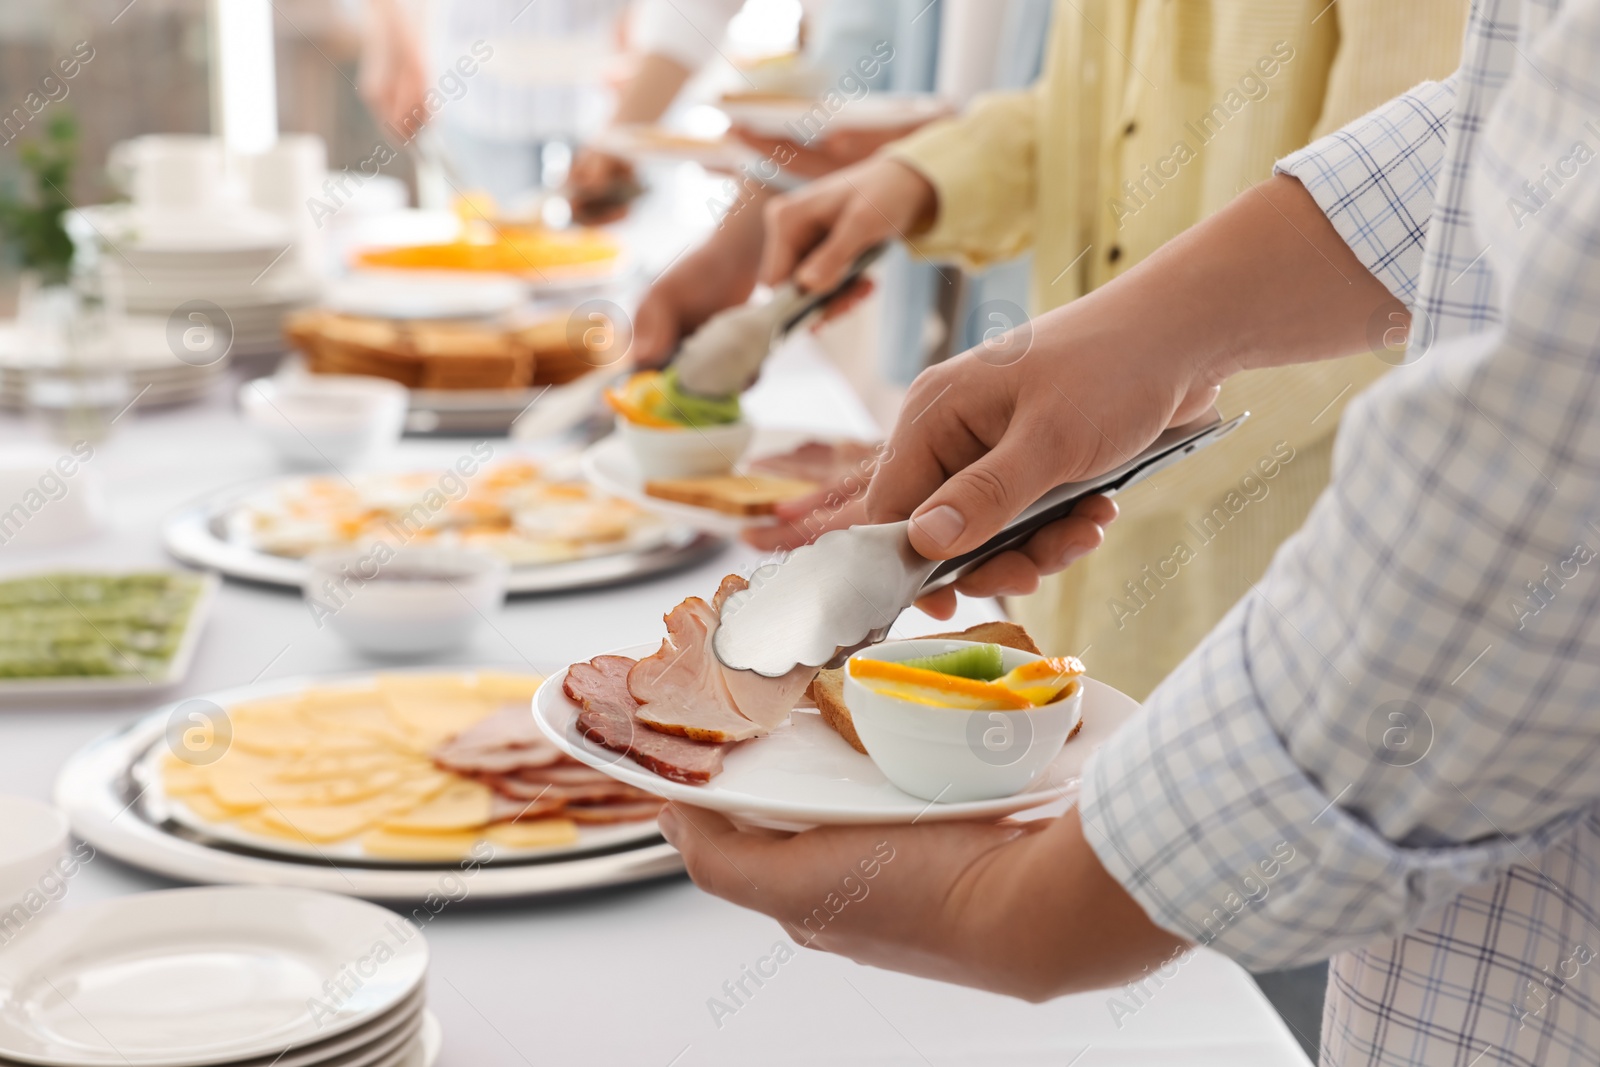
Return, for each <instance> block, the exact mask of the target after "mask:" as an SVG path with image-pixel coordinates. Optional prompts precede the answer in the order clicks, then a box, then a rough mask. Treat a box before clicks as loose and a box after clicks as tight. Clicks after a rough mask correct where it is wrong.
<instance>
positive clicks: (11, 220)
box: [0, 112, 78, 284]
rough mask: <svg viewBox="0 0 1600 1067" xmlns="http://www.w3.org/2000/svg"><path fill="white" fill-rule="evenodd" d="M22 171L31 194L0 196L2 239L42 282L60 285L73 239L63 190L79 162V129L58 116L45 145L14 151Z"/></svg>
mask: <svg viewBox="0 0 1600 1067" xmlns="http://www.w3.org/2000/svg"><path fill="white" fill-rule="evenodd" d="M17 158H18V160H19V161H20V162H21V164H22V169H23V171H25V172H26V174H27V175H28V176H29V177H30V178H31V179H32V183H31V184H32V186H33V188H32V190H31V192H29V193H18V192H17V190H16V189H14V188H12V189H6V190H4V191H0V237H3V239H4V241H5V243H6V245H7V246H8V247H9V248H10V249H12V250H13V251H14V254H16V255H17V256H18V257H19V258H20V259H21V261H22V265H23V267H25V268H27V269H29V270H34V271H38V272H39V275H40V276H41V278H42V280H43V281H45V282H46V283H49V284H59V283H61V282H65V281H66V280H67V274H68V271H69V270H70V269H71V267H72V239H71V238H70V237H68V236H67V231H66V229H65V228H64V227H63V226H62V224H61V217H62V216H63V215H64V214H66V212H67V210H68V209H69V208H71V206H72V203H71V201H69V200H68V199H67V189H69V188H70V187H71V185H72V171H73V168H74V167H75V166H76V165H77V162H78V123H77V120H76V119H74V118H73V117H72V115H71V114H70V113H66V112H58V113H57V114H55V115H54V116H52V117H51V119H50V124H49V125H48V126H47V127H46V130H45V137H44V140H43V141H42V142H41V141H38V140H31V141H26V142H24V143H23V144H22V146H21V147H20V148H19V149H18V150H17Z"/></svg>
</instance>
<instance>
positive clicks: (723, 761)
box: [534, 575, 1139, 830]
mask: <svg viewBox="0 0 1600 1067" xmlns="http://www.w3.org/2000/svg"><path fill="white" fill-rule="evenodd" d="M746 584H747V583H746V582H745V580H744V579H743V578H740V577H738V576H736V575H735V576H730V577H729V578H728V579H726V580H725V581H724V582H723V584H722V587H721V588H720V589H719V590H718V591H717V595H716V596H715V597H714V598H713V599H712V601H711V602H709V603H708V602H706V601H705V600H702V599H700V598H698V597H691V598H689V599H688V600H686V601H684V602H683V603H682V604H680V605H678V607H677V608H675V609H674V610H673V611H672V612H671V613H670V614H668V616H667V617H666V626H667V633H668V636H667V638H666V640H665V641H664V642H662V643H661V644H660V645H659V646H655V645H642V646H637V647H634V648H626V649H621V650H618V651H617V652H614V653H609V654H607V655H603V656H597V657H595V658H594V659H593V660H590V661H589V662H587V663H577V664H573V665H572V666H570V667H568V668H567V669H566V670H564V671H560V672H558V673H556V674H555V675H552V676H551V678H550V679H549V680H548V681H546V682H545V683H544V685H543V686H541V687H540V689H539V692H538V695H537V696H536V697H535V699H534V717H535V719H536V720H537V722H538V725H539V727H540V729H541V730H543V731H544V734H545V736H546V737H548V738H549V739H550V740H551V742H552V743H554V744H555V745H556V746H557V747H559V748H560V749H561V750H562V751H563V752H565V753H566V754H567V755H569V756H571V757H572V758H573V759H576V760H578V761H579V762H581V763H584V764H587V765H588V766H590V767H593V768H595V769H597V770H601V771H604V772H605V773H607V774H609V775H611V776H612V777H614V778H616V779H617V780H618V781H621V782H625V783H627V784H629V785H632V786H635V787H636V788H639V789H642V790H644V791H646V792H650V793H654V794H655V795H657V796H660V797H662V798H664V799H667V800H674V801H679V802H682V803H685V804H692V805H695V806H697V807H703V808H709V809H711V810H714V811H720V812H722V813H724V814H726V815H728V816H730V817H731V818H733V819H735V820H736V821H738V822H741V823H743V824H746V825H753V826H762V827H769V828H773V829H781V830H800V829H805V828H808V827H811V826H817V825H833V824H850V823H909V822H917V821H942V820H951V819H977V818H999V817H1002V816H1006V815H1010V814H1014V813H1016V812H1019V811H1024V810H1027V809H1029V808H1035V807H1041V806H1043V805H1046V804H1049V803H1052V802H1054V801H1057V800H1060V799H1063V798H1069V797H1071V796H1073V795H1074V793H1075V792H1076V789H1077V785H1078V780H1079V777H1080V775H1081V773H1082V770H1083V767H1084V764H1085V763H1086V761H1087V760H1088V757H1089V756H1090V755H1091V754H1092V753H1093V752H1094V750H1095V749H1096V748H1097V747H1098V746H1099V745H1100V744H1101V743H1102V742H1103V741H1104V740H1105V739H1106V738H1108V737H1110V736H1111V735H1112V733H1114V732H1115V731H1116V730H1117V729H1118V728H1119V727H1120V726H1121V725H1122V724H1123V723H1125V722H1127V721H1128V720H1129V719H1130V718H1132V717H1133V716H1134V715H1136V714H1137V713H1138V711H1139V705H1138V704H1137V703H1136V702H1135V701H1133V700H1132V699H1130V698H1128V697H1126V696H1124V695H1123V694H1121V693H1119V692H1117V691H1116V690H1114V689H1112V688H1111V687H1110V686H1107V685H1104V684H1102V683H1099V682H1096V681H1094V680H1093V679H1091V678H1089V677H1087V676H1086V675H1085V673H1084V670H1083V665H1082V664H1081V663H1079V662H1078V661H1077V660H1075V659H1073V658H1071V657H1050V656H1045V655H1043V654H1042V653H1041V652H1040V651H1039V649H1038V647H1037V646H1036V645H1035V644H1034V643H1033V641H1032V639H1031V638H1030V637H1029V636H1028V635H1027V633H1026V632H1025V631H1024V630H1023V629H1022V628H1021V627H1019V626H1016V625H1015V624H1013V623H986V624H983V625H981V626H977V627H973V628H971V629H968V630H965V631H962V632H960V633H950V634H935V635H931V636H929V637H926V638H921V639H918V640H913V641H896V642H889V643H886V644H884V645H880V646H877V647H876V648H872V649H867V650H865V651H863V652H861V653H858V654H857V655H856V656H854V657H852V658H851V659H850V661H849V662H848V663H847V664H846V666H845V667H843V668H840V669H838V670H831V671H822V672H817V671H815V670H811V669H808V668H797V669H796V670H795V671H793V672H790V673H789V674H787V675H784V676H783V677H781V678H770V679H769V678H762V677H761V676H759V675H754V674H751V673H750V672H748V671H733V670H729V669H728V668H726V667H724V666H723V665H722V664H721V663H720V662H718V661H717V660H716V658H715V654H714V653H713V652H712V649H711V639H712V635H713V634H714V633H715V632H716V627H717V625H718V621H719V612H720V611H721V607H722V604H723V602H724V601H725V600H726V598H727V597H728V596H730V595H732V594H733V593H734V592H737V591H738V590H740V589H742V588H745V586H746Z"/></svg>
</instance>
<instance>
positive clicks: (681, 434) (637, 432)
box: [617, 418, 755, 481]
mask: <svg viewBox="0 0 1600 1067" xmlns="http://www.w3.org/2000/svg"><path fill="white" fill-rule="evenodd" d="M617 432H618V433H620V434H621V435H622V439H623V441H625V442H627V445H628V449H629V450H630V451H631V452H632V453H633V459H634V462H635V463H637V464H638V465H639V473H640V474H642V475H643V476H644V478H645V480H646V481H657V480H659V479H663V478H699V477H703V476H706V475H714V474H727V473H729V472H730V471H732V470H733V467H734V464H736V463H738V462H739V457H740V456H743V455H744V450H745V449H747V448H749V447H750V438H751V436H752V435H754V433H755V428H754V427H753V426H751V425H750V424H749V423H748V422H746V421H744V420H743V419H740V420H739V421H738V422H730V423H728V424H726V425H724V426H703V427H698V428H696V427H693V426H685V427H683V428H682V429H677V428H674V429H671V430H663V429H658V428H656V427H654V426H640V425H638V424H636V423H632V422H629V421H628V420H627V419H624V418H619V419H618V420H617Z"/></svg>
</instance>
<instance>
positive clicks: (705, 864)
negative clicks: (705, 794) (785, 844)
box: [658, 804, 775, 908]
mask: <svg viewBox="0 0 1600 1067" xmlns="http://www.w3.org/2000/svg"><path fill="white" fill-rule="evenodd" d="M658 823H659V825H660V827H661V836H663V837H665V838H666V839H667V840H668V841H669V842H670V843H671V844H672V847H673V848H675V849H677V850H678V851H679V852H680V853H681V854H682V855H683V864H684V867H685V868H686V869H687V870H688V872H689V877H690V878H692V879H693V880H694V884H695V885H697V886H699V887H700V888H701V889H704V890H705V891H706V892H707V893H710V894H711V895H713V896H718V897H722V898H723V899H724V900H730V901H732V902H733V903H735V904H738V905H740V906H742V907H747V908H753V907H756V894H757V893H758V892H759V889H758V888H757V883H756V882H755V881H754V880H753V879H752V878H751V877H750V876H749V875H748V874H747V873H746V872H745V869H744V868H741V867H740V865H739V860H740V859H741V858H743V859H745V860H746V864H745V866H746V867H747V868H749V869H751V870H755V869H757V867H758V865H759V861H760V857H761V855H762V853H763V852H764V851H765V850H766V849H769V848H771V847H772V846H773V845H774V844H775V842H773V841H772V840H771V839H770V838H767V837H763V836H759V835H756V834H743V833H740V832H739V831H738V830H736V829H735V828H734V825H733V823H731V822H729V821H728V820H727V819H726V818H725V817H723V816H721V815H719V814H717V813H716V812H714V811H707V810H706V809H704V808H692V807H689V806H688V805H686V804H668V805H667V806H666V807H664V808H662V809H661V814H660V816H658Z"/></svg>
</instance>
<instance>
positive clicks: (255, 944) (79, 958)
mask: <svg viewBox="0 0 1600 1067" xmlns="http://www.w3.org/2000/svg"><path fill="white" fill-rule="evenodd" d="M380 946H381V949H380ZM380 955H382V956H383V957H384V958H383V959H382V961H381V962H376V961H377V958H378V956H380ZM427 966H428V948H427V943H426V942H425V941H424V940H423V938H422V937H421V936H420V935H419V933H418V932H417V931H416V930H414V929H408V928H407V927H405V926H403V925H402V922H401V920H399V919H397V918H396V916H395V915H394V914H393V913H391V912H389V911H386V910H384V909H382V908H378V907H375V906H373V905H370V904H364V903H361V902H359V901H354V900H350V899H348V898H346V897H340V896H335V895H332V894H327V893H313V892H307V891H305V890H296V889H262V888H253V887H227V888H203V889H173V890H165V891H161V892H154V893H141V894H137V895H134V896H128V897H118V898H115V899H112V900H104V901H100V902H98V903H95V904H90V905H88V906H86V907H83V908H79V909H76V910H72V911H66V912H61V913H58V914H57V915H56V916H54V917H53V918H52V919H50V920H49V921H48V922H41V923H36V924H34V925H31V926H29V927H27V928H25V929H24V930H23V932H22V933H21V934H20V935H19V936H18V937H17V938H16V939H15V940H13V941H12V942H11V943H10V944H9V945H7V946H6V951H5V952H4V953H0V1055H4V1056H7V1057H9V1058H11V1059H15V1060H21V1061H23V1062H25V1063H34V1064H46V1065H52V1067H54V1065H67V1064H70V1065H73V1067H100V1065H104V1067H129V1065H132V1067H145V1065H149V1067H156V1065H159V1067H192V1065H199V1064H222V1063H228V1062H231V1061H234V1060H240V1059H246V1058H253V1057H258V1056H270V1055H273V1054H275V1053H277V1052H281V1051H282V1050H283V1049H285V1048H287V1047H289V1046H292V1045H296V1044H299V1043H300V1042H305V1041H322V1040H326V1039H328V1038H331V1037H335V1036H337V1035H338V1034H340V1033H343V1032H344V1031H347V1030H350V1029H353V1028H355V1027H357V1026H360V1025H361V1024H363V1023H365V1022H368V1021H370V1020H371V1019H373V1018H375V1017H377V1016H379V1015H381V1014H383V1013H384V1012H386V1011H388V1010H389V1009H391V1008H393V1007H394V1006H395V1005H396V1004H398V1003H400V1002H401V1001H403V1000H404V999H405V998H406V997H407V996H409V995H410V994H411V993H412V991H413V990H415V989H416V988H417V986H418V984H419V983H420V982H421V981H422V979H423V975H424V973H425V972H426V970H427ZM336 979H343V980H344V982H345V984H346V985H347V986H349V987H353V992H352V993H351V994H349V995H346V996H344V997H341V998H333V997H331V996H330V994H329V993H328V992H327V991H326V990H325V988H324V983H325V982H331V981H335V980H336Z"/></svg>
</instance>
